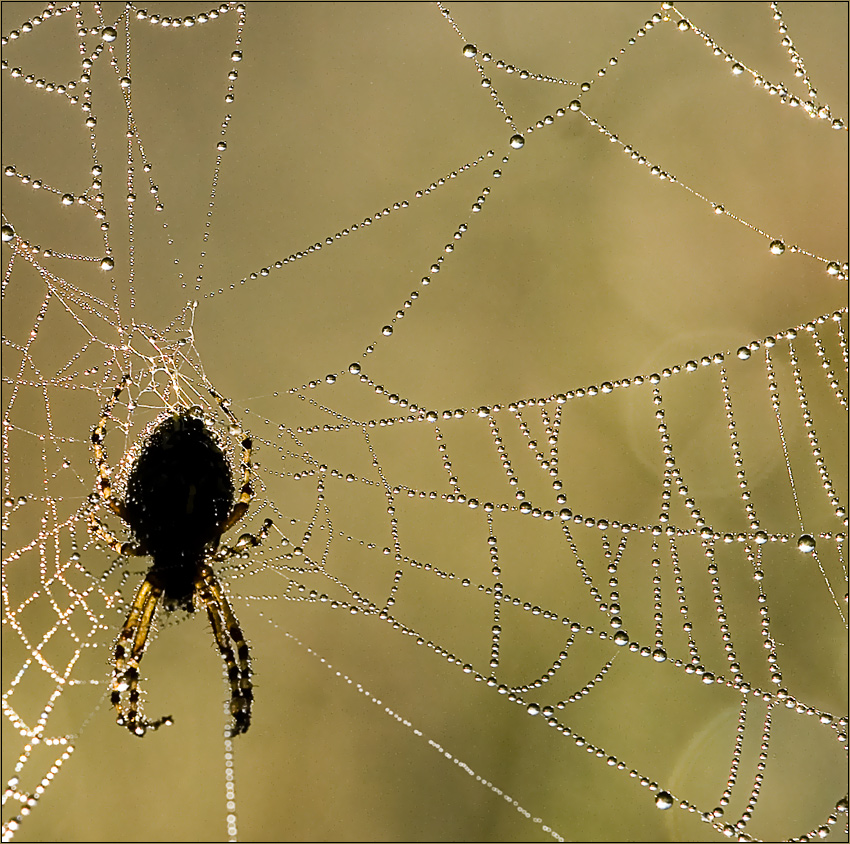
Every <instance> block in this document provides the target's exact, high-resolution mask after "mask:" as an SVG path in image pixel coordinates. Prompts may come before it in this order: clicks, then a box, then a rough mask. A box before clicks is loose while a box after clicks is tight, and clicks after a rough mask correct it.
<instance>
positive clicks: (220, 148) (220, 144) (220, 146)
mask: <svg viewBox="0 0 850 844" xmlns="http://www.w3.org/2000/svg"><path fill="white" fill-rule="evenodd" d="M215 148H216V149H217V150H218V151H219V152H224V151H225V150H226V149H227V144H226V143H225V142H224V141H219V142H218V143H217V144H216V145H215Z"/></svg>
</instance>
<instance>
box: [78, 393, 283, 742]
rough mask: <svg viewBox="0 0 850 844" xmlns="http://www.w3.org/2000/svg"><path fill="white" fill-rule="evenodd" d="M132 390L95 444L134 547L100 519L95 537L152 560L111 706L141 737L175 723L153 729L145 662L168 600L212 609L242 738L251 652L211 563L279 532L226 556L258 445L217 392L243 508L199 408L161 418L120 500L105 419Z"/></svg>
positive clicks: (105, 496) (127, 627)
mask: <svg viewBox="0 0 850 844" xmlns="http://www.w3.org/2000/svg"><path fill="white" fill-rule="evenodd" d="M125 383H126V379H125V380H124V381H122V383H121V384H120V385H119V386H118V387H116V389H115V391H114V392H113V395H112V398H111V399H110V401H109V402H108V403H107V405H106V407H105V409H104V412H103V414H102V415H101V418H100V421H99V422H98V424H97V425H96V426H95V428H94V430H93V432H92V444H93V446H94V455H95V462H96V464H97V472H98V483H97V493H96V496H95V500H98V499H99V500H102V501H103V503H104V504H106V505H107V506H108V507H109V508H110V509H111V510H112V511H113V512H114V513H115V514H116V515H118V516H119V517H120V518H121V519H123V521H124V522H125V523H126V524H127V526H128V527H129V528H130V530H131V531H132V534H133V539H131V540H129V541H126V542H122V541H121V540H120V539H118V538H117V537H116V536H115V535H114V534H113V533H112V532H111V531H110V530H109V529H108V528H107V527H106V526H105V525H104V524H103V523H102V522H101V521H100V520H99V519H98V517H97V516H96V515H95V513H94V512H92V513H91V514H90V517H89V522H90V529H91V532H92V534H93V535H94V536H96V537H97V538H99V539H102V540H104V541H105V542H106V543H107V544H108V545H109V546H110V547H111V548H112V549H113V550H115V551H117V552H118V553H119V554H124V555H135V556H149V557H150V558H151V567H150V569H149V571H148V573H147V575H146V577H145V579H144V581H143V582H142V585H141V586H140V587H139V589H138V591H137V592H136V595H135V597H134V598H133V603H132V605H131V606H130V612H129V614H128V616H127V621H126V622H125V624H124V627H123V629H122V630H121V633H120V634H119V636H118V641H117V643H116V646H115V661H114V666H113V672H112V705H113V706H114V707H115V708H116V709H117V710H118V723H119V724H123V725H124V726H126V727H127V728H128V729H129V730H130V731H131V732H132V733H134V734H135V735H139V736H142V735H144V734H145V732H146V731H147V730H148V729H154V730H155V729H157V728H158V727H160V726H162V725H163V724H166V723H170V722H171V717H170V716H166V717H164V718H159V719H158V720H156V721H148V720H146V719H145V718H144V717H143V716H142V714H141V709H140V692H139V663H140V662H141V659H142V655H143V654H144V651H145V647H146V645H147V641H148V634H149V632H150V627H151V623H152V620H153V616H154V612H155V610H156V605H157V603H158V601H159V599H160V597H162V599H163V605H164V607H165V609H166V611H172V610H175V609H183V610H186V611H188V612H192V611H193V610H194V609H195V608H199V609H200V608H203V609H205V610H206V612H207V615H208V617H209V620H210V624H211V626H212V629H213V635H214V637H215V641H216V644H217V646H218V649H219V652H220V653H221V656H222V658H223V659H224V662H225V666H226V668H227V675H228V680H229V683H230V690H231V700H230V712H231V715H232V718H233V723H232V725H231V733H232V734H233V735H237V734H239V733H244V732H245V731H246V730H247V729H248V727H249V726H250V723H251V703H252V701H253V690H252V685H251V661H250V656H249V652H248V645H247V643H246V642H245V637H244V636H243V635H242V630H241V629H240V627H239V622H238V621H237V620H236V616H235V615H234V613H233V610H232V609H231V607H230V604H229V602H228V600H227V597H226V595H225V593H224V590H223V589H222V587H221V584H220V583H219V582H218V579H217V578H216V576H215V573H214V572H213V569H212V566H211V563H213V562H216V561H219V560H222V559H225V558H226V557H228V556H231V555H233V554H238V553H241V552H242V550H243V549H244V548H246V547H247V546H250V545H258V544H259V543H260V542H261V541H262V540H263V539H264V538H265V537H266V536H267V535H268V532H269V529H270V527H271V524H272V523H271V521H270V520H268V519H267V520H266V521H265V522H264V523H263V526H262V529H261V530H260V532H259V535H258V536H253V535H252V534H243V535H242V536H241V537H240V538H239V540H238V541H237V543H236V545H235V546H233V547H230V546H223V547H222V548H219V542H220V540H221V536H222V534H224V533H225V532H226V531H228V530H230V528H231V527H233V525H235V524H236V522H238V521H239V520H240V519H241V518H242V517H243V516H244V515H245V513H246V512H247V510H248V505H249V503H250V502H251V499H252V498H253V488H252V486H251V469H252V464H251V439H250V437H247V436H245V435H244V434H243V432H242V428H241V426H240V425H239V422H238V420H237V419H236V417H235V416H234V415H233V412H232V411H231V410H230V408H229V405H228V403H227V402H226V401H225V400H224V399H223V398H222V397H221V396H219V395H218V393H216V392H215V391H214V390H210V393H211V395H212V396H213V397H214V398H215V400H216V401H217V402H218V404H219V406H220V407H221V409H222V411H223V412H224V413H225V414H226V415H227V417H228V419H229V420H230V423H231V430H232V431H234V432H236V433H237V434H238V435H240V436H241V446H242V461H241V467H242V485H241V488H240V490H239V496H238V498H237V500H236V501H235V502H234V494H235V486H234V483H233V478H232V469H231V465H230V461H229V460H228V458H227V455H226V453H225V451H224V449H223V447H222V445H221V444H220V442H219V437H218V435H217V434H216V433H215V431H214V430H213V429H212V428H211V427H210V426H209V425H208V423H207V422H206V420H205V419H204V417H203V414H202V411H201V409H200V408H188V409H187V408H184V407H177V408H175V409H174V410H173V411H171V412H170V413H168V414H167V415H165V416H163V417H162V418H161V419H160V420H159V421H158V422H157V423H156V425H155V426H154V427H153V429H152V431H151V432H150V433H149V434H148V436H147V437H146V438H145V439H144V441H143V442H142V443H141V445H140V447H139V448H138V449H137V454H136V456H135V458H134V459H132V462H131V464H130V467H129V470H128V472H127V483H126V493H125V496H124V499H123V500H120V499H118V498H116V497H115V495H114V494H113V487H112V481H111V479H110V475H111V469H110V468H109V465H108V463H107V459H106V448H105V446H104V440H105V437H106V424H107V420H108V419H109V417H110V415H111V413H112V407H113V406H114V404H115V402H116V401H117V399H118V397H119V396H120V395H121V392H122V390H123V389H124V385H125ZM125 694H126V702H125V700H124V696H125Z"/></svg>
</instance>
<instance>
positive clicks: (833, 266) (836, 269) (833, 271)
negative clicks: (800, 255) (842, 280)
mask: <svg viewBox="0 0 850 844" xmlns="http://www.w3.org/2000/svg"><path fill="white" fill-rule="evenodd" d="M826 271H827V273H828V274H829V275H838V273H840V272H841V267H840V266H839V265H838V262H837V261H830V262H829V263H828V264H827V265H826Z"/></svg>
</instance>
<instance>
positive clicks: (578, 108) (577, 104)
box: [570, 100, 581, 111]
mask: <svg viewBox="0 0 850 844" xmlns="http://www.w3.org/2000/svg"><path fill="white" fill-rule="evenodd" d="M570 111H581V103H580V102H579V101H578V100H573V101H572V102H571V103H570Z"/></svg>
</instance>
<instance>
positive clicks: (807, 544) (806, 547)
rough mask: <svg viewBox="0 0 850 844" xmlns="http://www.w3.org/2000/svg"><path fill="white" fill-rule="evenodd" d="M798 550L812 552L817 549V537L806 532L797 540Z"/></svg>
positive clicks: (805, 552) (806, 552)
mask: <svg viewBox="0 0 850 844" xmlns="http://www.w3.org/2000/svg"><path fill="white" fill-rule="evenodd" d="M797 550H798V551H802V552H803V553H804V554H811V553H812V551H814V550H815V538H814V537H813V536H812V535H811V534H810V533H804V534H802V535H801V536H800V538H799V539H798V540H797Z"/></svg>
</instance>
